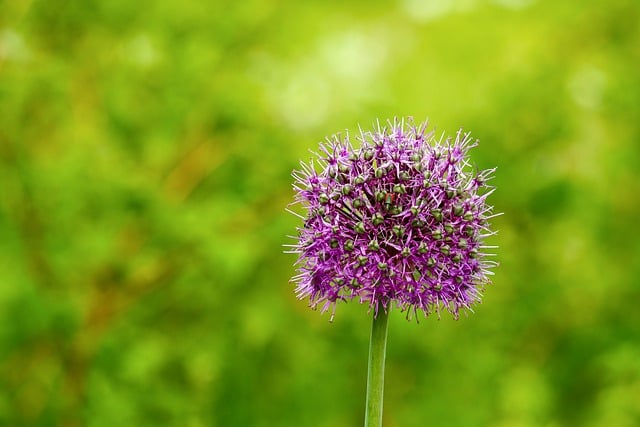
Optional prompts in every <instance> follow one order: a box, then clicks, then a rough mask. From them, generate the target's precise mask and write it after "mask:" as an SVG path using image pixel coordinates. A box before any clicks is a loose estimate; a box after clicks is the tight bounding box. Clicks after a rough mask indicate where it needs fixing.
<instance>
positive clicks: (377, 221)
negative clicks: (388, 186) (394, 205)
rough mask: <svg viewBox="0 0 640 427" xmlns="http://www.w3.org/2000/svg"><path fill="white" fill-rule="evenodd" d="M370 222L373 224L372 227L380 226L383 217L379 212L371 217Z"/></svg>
mask: <svg viewBox="0 0 640 427" xmlns="http://www.w3.org/2000/svg"><path fill="white" fill-rule="evenodd" d="M372 222H373V225H380V224H382V223H383V222H384V217H383V216H382V215H381V214H380V213H379V212H376V213H375V214H374V215H373V220H372Z"/></svg>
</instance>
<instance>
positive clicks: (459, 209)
mask: <svg viewBox="0 0 640 427" xmlns="http://www.w3.org/2000/svg"><path fill="white" fill-rule="evenodd" d="M462 211H463V210H462V206H461V205H455V206H454V207H453V214H454V215H455V216H460V215H462Z"/></svg>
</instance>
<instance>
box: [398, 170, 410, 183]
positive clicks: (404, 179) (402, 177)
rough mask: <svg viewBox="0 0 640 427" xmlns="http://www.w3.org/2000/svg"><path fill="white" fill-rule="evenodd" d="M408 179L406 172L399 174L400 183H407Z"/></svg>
mask: <svg viewBox="0 0 640 427" xmlns="http://www.w3.org/2000/svg"><path fill="white" fill-rule="evenodd" d="M409 178H410V175H409V172H407V171H402V172H400V179H401V180H402V181H408V180H409Z"/></svg>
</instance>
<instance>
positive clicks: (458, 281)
mask: <svg viewBox="0 0 640 427" xmlns="http://www.w3.org/2000/svg"><path fill="white" fill-rule="evenodd" d="M454 280H455V281H456V283H457V284H458V285H459V284H460V283H462V277H460V276H456V278H455V279H454Z"/></svg>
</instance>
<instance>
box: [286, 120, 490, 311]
mask: <svg viewBox="0 0 640 427" xmlns="http://www.w3.org/2000/svg"><path fill="white" fill-rule="evenodd" d="M426 129H427V124H426V123H422V124H419V125H415V124H414V123H413V121H412V120H408V121H407V123H406V124H405V121H404V120H402V121H398V120H394V121H393V122H389V123H388V126H387V127H381V126H380V124H378V125H377V129H376V130H375V131H374V132H363V131H361V135H360V136H359V138H358V140H359V142H360V144H359V145H360V147H359V148H356V147H354V146H353V145H352V143H351V142H350V140H349V137H348V135H347V136H345V137H341V136H339V135H336V136H333V137H331V138H328V139H327V141H326V142H325V143H323V144H321V146H320V152H319V153H318V154H316V155H317V159H316V161H315V162H314V160H312V161H311V162H310V164H305V163H301V165H302V169H301V170H297V171H294V172H293V177H294V179H295V182H294V185H293V187H294V190H295V191H296V203H299V204H301V205H302V207H303V210H304V215H298V214H296V215H298V216H300V217H301V218H302V219H303V220H304V224H303V226H302V227H300V228H298V236H296V237H295V239H296V242H295V244H293V245H289V246H290V247H291V251H290V252H292V253H296V254H298V261H297V267H298V274H297V275H296V276H294V278H293V282H295V283H296V286H297V289H296V293H297V295H298V297H299V298H301V299H302V298H306V297H308V298H309V301H310V306H311V307H312V308H316V307H318V305H320V308H321V311H322V312H324V311H326V310H328V309H330V308H331V309H332V316H331V318H333V314H334V313H335V306H336V303H337V302H338V301H344V300H351V299H357V300H359V301H360V303H364V304H368V305H369V307H370V309H373V310H374V315H375V314H377V313H378V311H379V310H380V309H383V310H388V309H389V308H390V306H391V303H394V304H395V305H396V306H397V307H399V308H400V309H401V310H403V311H405V310H406V311H407V317H411V316H412V315H413V314H417V313H418V311H422V312H423V313H424V314H425V316H428V315H429V314H431V313H433V312H437V313H438V315H439V313H440V309H442V308H444V309H447V310H448V311H449V312H450V313H451V314H453V316H454V317H455V318H458V315H459V313H460V310H461V309H470V308H471V306H472V305H473V304H474V303H476V302H479V301H480V298H481V291H482V289H483V287H484V285H485V284H487V283H489V282H490V280H489V277H488V276H489V275H491V274H492V272H491V271H490V268H492V267H494V266H495V265H497V264H496V262H494V261H491V260H489V259H488V257H489V256H491V255H493V254H488V253H486V252H485V250H486V249H487V248H490V247H489V246H485V245H483V240H484V238H485V237H487V236H489V235H492V234H494V232H492V231H491V230H490V229H489V227H488V222H487V221H488V219H490V218H491V217H493V216H495V215H492V214H491V211H492V207H491V206H489V205H487V203H486V199H487V196H488V195H489V194H491V193H492V192H493V189H492V187H489V186H488V185H487V181H488V180H489V179H490V178H491V176H492V174H493V171H494V169H489V170H484V171H477V170H475V169H474V168H473V167H472V166H471V165H470V164H469V162H468V151H469V149H470V148H472V147H474V146H476V145H477V140H472V139H471V138H470V134H469V133H463V132H462V131H458V133H457V135H456V138H455V140H454V139H452V138H444V136H443V137H441V138H440V139H436V138H435V137H434V132H433V131H430V132H427V130H426ZM290 212H292V213H295V212H294V211H293V210H290Z"/></svg>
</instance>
